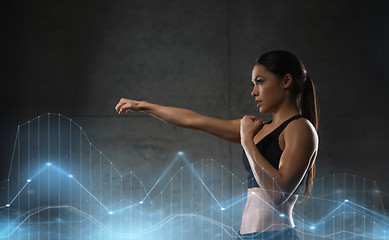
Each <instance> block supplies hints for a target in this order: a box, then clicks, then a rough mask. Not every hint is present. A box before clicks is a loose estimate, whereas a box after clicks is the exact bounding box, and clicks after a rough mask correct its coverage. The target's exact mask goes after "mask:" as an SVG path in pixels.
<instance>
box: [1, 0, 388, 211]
mask: <svg viewBox="0 0 389 240" xmlns="http://www.w3.org/2000/svg"><path fill="white" fill-rule="evenodd" d="M1 5H2V6H1V9H2V10H1V11H2V13H1V15H2V17H1V18H2V32H3V34H2V37H1V39H2V40H1V41H2V44H1V51H2V71H1V76H2V77H1V78H2V86H1V92H2V93H1V94H2V102H1V104H2V118H1V125H0V127H1V159H2V160H1V162H2V170H1V171H2V174H3V176H6V173H7V171H8V169H9V159H10V158H11V154H12V148H13V144H14V141H15V133H16V129H17V126H18V124H20V123H23V122H25V121H28V120H30V119H32V118H34V117H36V116H38V115H41V114H45V113H47V112H51V113H60V114H63V115H65V116H67V117H71V118H72V119H73V120H74V121H75V122H77V123H78V124H79V125H81V126H82V127H83V129H84V131H85V133H86V134H87V135H88V137H89V139H90V140H91V142H93V143H94V145H96V146H97V147H98V148H99V149H100V150H101V151H103V152H104V154H105V155H106V156H107V157H108V158H110V159H111V160H112V161H113V162H115V164H116V165H117V166H118V167H119V168H120V169H122V170H123V171H124V172H126V171H129V170H132V171H135V172H137V175H138V176H142V178H144V179H148V178H150V179H152V178H153V175H154V174H159V172H160V171H161V168H163V166H166V165H167V164H168V163H169V161H171V159H172V158H174V156H175V154H176V152H177V151H184V152H185V154H186V156H187V157H188V159H190V161H193V162H194V161H196V160H199V159H201V158H213V159H215V160H217V161H218V162H220V163H222V164H224V165H225V166H226V167H227V168H228V169H232V170H233V171H234V173H235V174H236V175H237V176H239V177H240V178H241V179H246V174H247V172H246V170H245V169H244V167H243V165H242V163H241V154H242V148H241V146H240V145H237V144H229V143H227V142H224V141H222V140H220V139H216V138H212V137H210V136H208V135H206V134H204V133H200V132H195V131H193V130H188V129H179V128H176V127H173V126H170V125H167V124H164V123H163V122H161V121H159V120H158V119H155V118H153V117H152V116H149V115H147V114H144V113H132V112H131V113H129V114H127V115H125V116H119V115H118V114H117V113H116V112H115V110H114V106H115V105H116V104H117V102H118V100H119V99H120V98H121V97H126V98H130V99H135V100H146V101H149V102H152V103H158V104H161V105H169V106H176V107H183V108H187V109H191V110H194V111H196V112H199V113H202V114H205V115H209V116H214V117H219V118H222V119H236V118H241V117H243V115H245V114H248V115H257V116H259V117H260V118H262V119H264V120H266V121H267V120H270V119H271V115H269V114H267V115H264V116H261V115H259V114H258V110H257V108H256V106H255V103H254V101H253V98H252V96H250V92H251V83H250V76H251V70H252V65H253V61H254V60H255V58H256V57H258V56H259V55H260V54H261V53H263V52H265V51H268V50H274V49H286V50H289V51H291V52H293V53H295V54H296V55H297V56H298V57H299V58H300V59H301V60H302V61H303V63H304V64H305V65H306V67H307V70H308V72H309V74H310V76H311V77H312V79H313V81H314V82H315V84H316V87H317V97H318V100H319V107H320V123H319V124H320V125H319V129H320V130H319V137H320V149H319V155H318V157H317V172H316V176H317V177H318V178H319V177H323V176H328V175H330V174H332V173H344V172H345V173H350V174H355V175H357V176H359V177H364V178H367V179H371V180H376V181H377V185H378V188H380V189H388V188H389V185H388V183H389V174H386V169H387V168H388V166H389V158H388V152H387V148H386V147H387V144H388V140H387V134H388V133H389V125H388V123H389V122H388V119H389V115H388V113H387V111H386V109H387V104H388V99H387V94H388V90H387V89H388V87H389V84H388V81H387V79H386V75H387V74H386V70H387V67H388V66H387V57H388V53H389V46H388V44H387V43H388V42H389V29H388V24H389V17H388V16H389V15H387V14H386V9H387V4H386V3H385V1H352V2H351V1H333V0H331V1H251V0H248V1H221V0H215V1H186V0H184V1H183V0H174V1H171V0H169V1H142V0H137V1H62V2H57V1H54V2H45V1H2V3H1ZM145 146H150V147H145ZM128 156H134V157H132V158H131V161H129V160H128V159H129V158H128ZM386 200H387V199H386ZM387 204H389V202H386V207H388V206H387Z"/></svg>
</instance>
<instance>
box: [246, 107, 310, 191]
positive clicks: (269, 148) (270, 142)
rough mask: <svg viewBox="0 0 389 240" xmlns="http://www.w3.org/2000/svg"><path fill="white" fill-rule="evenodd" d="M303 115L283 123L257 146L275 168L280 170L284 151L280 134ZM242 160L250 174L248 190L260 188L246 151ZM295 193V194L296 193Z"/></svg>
mask: <svg viewBox="0 0 389 240" xmlns="http://www.w3.org/2000/svg"><path fill="white" fill-rule="evenodd" d="M302 117H303V116H301V115H295V116H293V117H291V118H289V119H288V120H286V121H285V122H283V123H282V124H281V125H280V126H278V127H277V128H276V129H274V130H273V131H272V132H271V133H269V134H268V135H266V136H265V137H263V138H262V139H261V140H260V141H259V142H258V143H257V144H256V146H257V148H258V150H259V152H260V153H261V154H262V155H263V157H264V158H265V159H266V160H267V161H268V162H269V163H270V164H271V165H272V166H273V167H274V168H275V169H277V170H278V168H279V163H280V158H281V154H282V150H281V148H280V145H279V144H278V137H279V135H280V133H281V132H282V131H283V130H284V128H285V127H286V126H287V125H288V124H289V123H290V122H291V121H293V120H295V119H298V118H302ZM271 122H272V120H270V121H268V122H265V123H264V124H268V123H271ZM242 160H243V164H244V166H245V168H246V170H247V171H248V172H249V176H248V177H247V179H248V188H253V187H259V185H258V183H257V181H256V180H255V178H254V175H253V172H252V170H251V167H250V164H249V162H248V159H247V156H246V153H245V151H244V150H243V154H242ZM306 177H307V174H305V176H304V179H303V181H301V183H300V185H299V186H298V188H297V189H296V191H297V190H298V189H299V188H300V187H301V186H302V183H304V182H305V179H306ZM296 191H295V192H296Z"/></svg>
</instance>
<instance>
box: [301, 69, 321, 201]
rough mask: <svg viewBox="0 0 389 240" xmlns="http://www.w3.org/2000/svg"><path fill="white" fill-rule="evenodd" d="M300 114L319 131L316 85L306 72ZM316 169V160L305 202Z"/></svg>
mask: <svg viewBox="0 0 389 240" xmlns="http://www.w3.org/2000/svg"><path fill="white" fill-rule="evenodd" d="M300 99H301V100H300V114H301V115H302V116H303V117H305V118H306V119H308V120H309V121H310V122H311V123H312V125H313V126H314V127H315V130H316V132H318V128H319V122H318V111H317V110H318V108H317V101H316V91H315V85H314V84H313V81H312V79H311V77H310V76H309V75H308V73H307V74H306V77H305V80H304V83H303V90H302V92H301V98H300ZM315 169H316V161H315V162H314V163H313V165H312V166H311V167H310V169H309V170H308V175H307V180H306V182H305V192H304V197H303V200H302V202H303V203H305V202H306V201H307V200H308V197H309V195H310V193H311V191H312V187H313V179H314V178H315Z"/></svg>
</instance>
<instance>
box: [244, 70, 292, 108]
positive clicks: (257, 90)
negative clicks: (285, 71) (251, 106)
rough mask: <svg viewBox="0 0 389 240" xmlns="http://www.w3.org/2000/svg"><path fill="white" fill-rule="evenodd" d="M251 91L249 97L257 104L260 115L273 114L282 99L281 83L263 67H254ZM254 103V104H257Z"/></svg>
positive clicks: (282, 89)
mask: <svg viewBox="0 0 389 240" xmlns="http://www.w3.org/2000/svg"><path fill="white" fill-rule="evenodd" d="M251 80H252V84H253V91H252V92H251V96H253V97H254V99H255V101H256V102H257V103H258V101H260V105H257V106H258V107H259V111H260V112H261V113H267V112H274V111H275V110H276V109H277V108H278V106H279V105H280V104H281V102H282V100H283V99H284V97H285V96H284V94H285V92H284V87H283V84H282V81H280V79H279V78H278V77H277V76H276V75H275V74H273V73H271V72H269V71H267V70H266V68H265V67H264V66H263V65H255V66H254V68H253V72H252V77H251ZM257 103H256V104H257Z"/></svg>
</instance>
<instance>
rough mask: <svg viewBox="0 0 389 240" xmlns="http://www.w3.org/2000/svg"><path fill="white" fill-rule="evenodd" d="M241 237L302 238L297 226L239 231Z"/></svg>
mask: <svg viewBox="0 0 389 240" xmlns="http://www.w3.org/2000/svg"><path fill="white" fill-rule="evenodd" d="M240 239H254V240H255V239H257V240H259V239H262V240H270V239H271V240H300V238H299V236H298V234H297V231H296V229H295V228H288V229H285V230H276V231H265V232H253V233H245V234H241V233H240V231H238V238H237V240H240Z"/></svg>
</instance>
